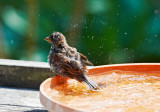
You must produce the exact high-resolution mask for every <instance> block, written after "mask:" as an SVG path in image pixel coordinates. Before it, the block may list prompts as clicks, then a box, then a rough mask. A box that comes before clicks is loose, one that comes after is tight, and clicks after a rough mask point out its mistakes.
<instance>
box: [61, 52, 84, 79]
mask: <svg viewBox="0 0 160 112" xmlns="http://www.w3.org/2000/svg"><path fill="white" fill-rule="evenodd" d="M58 57H59V62H60V66H61V67H62V68H63V69H64V70H65V72H66V73H68V74H70V75H73V76H76V75H80V74H82V72H83V67H82V65H81V64H80V63H79V62H78V61H77V60H74V59H70V58H68V57H66V56H63V55H62V54H59V56H58Z"/></svg>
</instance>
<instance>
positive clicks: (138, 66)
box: [40, 63, 160, 112]
mask: <svg viewBox="0 0 160 112" xmlns="http://www.w3.org/2000/svg"><path fill="white" fill-rule="evenodd" d="M88 70H89V72H88V75H94V74H100V73H103V72H108V71H114V70H121V71H135V72H160V63H127V64H113V65H101V66H94V67H88ZM158 77H160V76H159V75H158ZM60 78H61V77H60V76H55V77H53V78H48V79H46V80H45V81H44V82H42V84H41V85H40V102H41V104H42V105H43V106H44V107H45V108H46V109H47V110H48V111H50V112H57V111H58V112H82V110H78V109H75V108H72V107H68V106H65V105H64V104H62V103H60V102H58V101H56V100H54V99H52V98H51V97H49V96H48V95H47V94H46V90H47V89H50V87H51V85H52V86H55V85H58V84H59V83H60V81H59V80H60ZM52 80H55V82H54V83H52ZM63 80H64V81H66V80H67V79H63ZM51 83H52V84H51Z"/></svg>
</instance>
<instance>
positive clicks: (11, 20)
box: [0, 0, 160, 65]
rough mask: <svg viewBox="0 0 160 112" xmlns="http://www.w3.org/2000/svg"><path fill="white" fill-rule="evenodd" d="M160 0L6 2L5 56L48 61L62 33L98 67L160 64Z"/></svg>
mask: <svg viewBox="0 0 160 112" xmlns="http://www.w3.org/2000/svg"><path fill="white" fill-rule="evenodd" d="M159 4H160V1H159V0H52V1H49V0H24V1H22V0H19V1H17V0H1V1H0V58H8V59H18V60H34V61H47V55H48V52H49V49H50V45H49V44H48V43H47V42H45V41H44V40H43V39H44V38H45V37H46V36H48V35H50V33H52V32H53V31H59V32H62V33H63V34H64V35H65V36H66V38H67V40H68V43H69V44H70V45H71V46H73V47H76V48H77V49H78V51H79V52H81V53H83V54H84V55H86V56H87V57H88V58H89V60H90V61H91V62H93V63H94V65H102V64H112V63H132V62H160V5H159Z"/></svg>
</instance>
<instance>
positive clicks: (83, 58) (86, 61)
mask: <svg viewBox="0 0 160 112" xmlns="http://www.w3.org/2000/svg"><path fill="white" fill-rule="evenodd" d="M79 55H80V59H81V61H82V62H84V63H85V64H88V65H92V66H93V64H92V63H91V62H90V61H88V59H87V57H86V56H84V55H83V54H81V53H79Z"/></svg>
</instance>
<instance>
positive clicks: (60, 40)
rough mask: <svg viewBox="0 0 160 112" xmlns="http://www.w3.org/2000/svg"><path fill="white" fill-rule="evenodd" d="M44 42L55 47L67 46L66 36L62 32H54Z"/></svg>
mask: <svg viewBox="0 0 160 112" xmlns="http://www.w3.org/2000/svg"><path fill="white" fill-rule="evenodd" d="M44 40H46V41H47V42H49V43H51V44H52V46H54V47H56V46H59V45H62V46H63V45H67V42H66V38H65V36H64V35H63V34H62V33H60V32H53V33H52V34H51V35H50V36H49V37H46V38H45V39H44Z"/></svg>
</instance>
